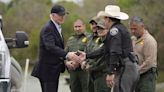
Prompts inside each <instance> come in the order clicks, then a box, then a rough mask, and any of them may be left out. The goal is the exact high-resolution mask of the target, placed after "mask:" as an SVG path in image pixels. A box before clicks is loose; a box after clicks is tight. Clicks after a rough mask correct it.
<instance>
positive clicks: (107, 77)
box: [106, 74, 114, 88]
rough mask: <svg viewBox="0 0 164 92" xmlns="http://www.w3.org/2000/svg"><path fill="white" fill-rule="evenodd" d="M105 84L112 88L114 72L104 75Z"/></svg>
mask: <svg viewBox="0 0 164 92" xmlns="http://www.w3.org/2000/svg"><path fill="white" fill-rule="evenodd" d="M106 83H107V86H108V87H110V88H112V87H113V86H114V74H112V75H107V76H106Z"/></svg>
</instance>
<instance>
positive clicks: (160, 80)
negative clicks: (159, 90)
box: [157, 71, 164, 83]
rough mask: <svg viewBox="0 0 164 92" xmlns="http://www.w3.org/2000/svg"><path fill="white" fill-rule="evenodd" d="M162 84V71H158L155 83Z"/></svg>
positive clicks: (163, 74) (163, 76) (163, 79)
mask: <svg viewBox="0 0 164 92" xmlns="http://www.w3.org/2000/svg"><path fill="white" fill-rule="evenodd" d="M162 82H164V71H158V77H157V83H162Z"/></svg>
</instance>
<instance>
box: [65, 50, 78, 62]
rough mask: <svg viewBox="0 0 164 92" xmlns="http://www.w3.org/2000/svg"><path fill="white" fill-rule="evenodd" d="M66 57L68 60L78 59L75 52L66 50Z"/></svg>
mask: <svg viewBox="0 0 164 92" xmlns="http://www.w3.org/2000/svg"><path fill="white" fill-rule="evenodd" d="M66 59H67V60H68V61H79V56H78V55H76V52H68V54H67V56H66Z"/></svg>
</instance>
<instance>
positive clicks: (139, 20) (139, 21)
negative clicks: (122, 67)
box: [129, 16, 144, 25]
mask: <svg viewBox="0 0 164 92" xmlns="http://www.w3.org/2000/svg"><path fill="white" fill-rule="evenodd" d="M131 23H136V24H139V25H144V21H143V19H142V18H141V17H138V16H133V17H132V18H131V19H130V21H129V24H131Z"/></svg>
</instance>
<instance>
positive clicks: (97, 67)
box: [86, 16, 110, 92]
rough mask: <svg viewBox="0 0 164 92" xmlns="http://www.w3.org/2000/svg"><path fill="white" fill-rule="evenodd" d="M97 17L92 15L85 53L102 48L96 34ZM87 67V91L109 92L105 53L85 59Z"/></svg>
mask: <svg viewBox="0 0 164 92" xmlns="http://www.w3.org/2000/svg"><path fill="white" fill-rule="evenodd" d="M98 21H99V18H97V17H96V16H95V17H93V18H92V19H91V21H90V25H91V29H92V32H93V33H92V35H91V36H90V37H89V39H90V40H89V41H88V44H87V49H86V50H87V51H86V52H87V53H89V52H91V51H94V50H96V49H99V48H103V45H104V43H103V40H102V39H101V37H98V34H97V22H98ZM87 64H88V65H89V66H90V67H89V69H88V70H89V74H90V77H89V78H90V83H89V92H110V88H108V87H107V85H106V80H105V78H106V74H107V73H106V69H107V64H106V62H105V55H103V56H98V57H97V58H95V59H89V60H88V61H87Z"/></svg>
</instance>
